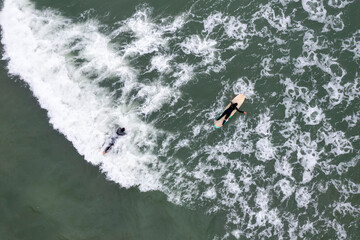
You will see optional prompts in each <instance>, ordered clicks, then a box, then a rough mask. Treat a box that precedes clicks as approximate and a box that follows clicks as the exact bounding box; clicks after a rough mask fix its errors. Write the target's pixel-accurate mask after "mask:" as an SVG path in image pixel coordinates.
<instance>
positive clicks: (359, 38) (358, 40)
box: [342, 30, 360, 60]
mask: <svg viewBox="0 0 360 240" xmlns="http://www.w3.org/2000/svg"><path fill="white" fill-rule="evenodd" d="M342 48H343V49H345V50H347V51H350V52H352V53H353V54H354V60H357V59H360V30H357V31H356V32H355V33H354V34H353V35H352V36H351V37H350V38H347V39H345V40H343V42H342Z"/></svg>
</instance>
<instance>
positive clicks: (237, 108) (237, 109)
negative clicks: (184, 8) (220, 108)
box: [236, 108, 246, 114]
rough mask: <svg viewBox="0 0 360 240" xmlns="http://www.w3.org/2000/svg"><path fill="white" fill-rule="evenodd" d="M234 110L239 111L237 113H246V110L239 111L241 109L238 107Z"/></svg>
mask: <svg viewBox="0 0 360 240" xmlns="http://www.w3.org/2000/svg"><path fill="white" fill-rule="evenodd" d="M236 110H237V111H238V112H239V113H243V114H246V112H244V111H241V110H239V109H238V108H236Z"/></svg>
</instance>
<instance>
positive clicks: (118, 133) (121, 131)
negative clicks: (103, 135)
mask: <svg viewBox="0 0 360 240" xmlns="http://www.w3.org/2000/svg"><path fill="white" fill-rule="evenodd" d="M123 132H125V128H118V130H116V134H117V135H120V134H121V133H123Z"/></svg>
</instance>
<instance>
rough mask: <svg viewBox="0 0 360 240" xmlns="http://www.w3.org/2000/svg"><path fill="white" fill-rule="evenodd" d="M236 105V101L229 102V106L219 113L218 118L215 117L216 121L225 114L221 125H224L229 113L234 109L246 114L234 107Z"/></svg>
mask: <svg viewBox="0 0 360 240" xmlns="http://www.w3.org/2000/svg"><path fill="white" fill-rule="evenodd" d="M237 105H238V104H237V103H233V102H231V105H230V107H228V109H226V110H225V111H224V112H223V114H221V115H220V117H218V118H217V119H216V121H218V120H219V119H220V118H222V117H223V116H225V119H224V121H223V125H224V124H225V123H226V122H227V120H228V118H229V117H230V115H231V113H232V112H233V111H234V110H237V111H238V112H240V113H243V114H246V112H244V111H241V110H239V109H238V108H237V107H236V106H237Z"/></svg>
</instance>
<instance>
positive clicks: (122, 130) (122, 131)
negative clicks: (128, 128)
mask: <svg viewBox="0 0 360 240" xmlns="http://www.w3.org/2000/svg"><path fill="white" fill-rule="evenodd" d="M125 134H126V133H125V128H118V129H117V130H116V136H115V137H112V138H111V141H110V143H109V145H108V146H107V147H106V148H105V150H104V151H103V155H105V153H107V152H108V151H109V150H110V149H111V148H112V147H113V146H114V145H115V142H116V140H117V139H118V137H119V136H124V135H125Z"/></svg>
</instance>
